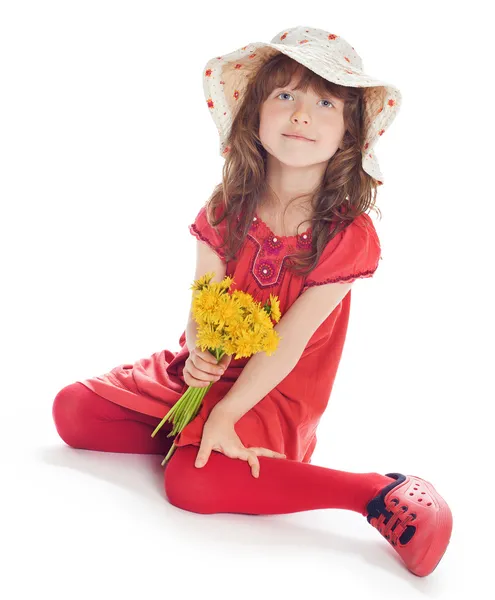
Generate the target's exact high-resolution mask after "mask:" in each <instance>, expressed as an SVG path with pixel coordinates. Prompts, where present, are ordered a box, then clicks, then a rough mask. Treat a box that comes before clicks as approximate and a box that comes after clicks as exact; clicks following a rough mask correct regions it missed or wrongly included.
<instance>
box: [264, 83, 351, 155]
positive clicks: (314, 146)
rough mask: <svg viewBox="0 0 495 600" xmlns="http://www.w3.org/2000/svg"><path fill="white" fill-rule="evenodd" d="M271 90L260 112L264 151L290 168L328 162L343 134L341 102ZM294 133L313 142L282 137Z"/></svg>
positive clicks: (289, 89) (288, 90)
mask: <svg viewBox="0 0 495 600" xmlns="http://www.w3.org/2000/svg"><path fill="white" fill-rule="evenodd" d="M293 85H294V82H293V81H291V82H290V83H289V85H288V86H287V87H285V88H277V89H274V90H273V91H272V92H271V94H270V95H269V96H268V98H267V99H266V100H265V101H264V102H263V104H262V106H261V111H260V131H259V137H260V139H261V143H262V144H263V147H264V148H265V150H266V151H267V152H268V153H269V154H271V155H273V156H274V157H275V158H277V159H278V160H279V161H280V162H281V163H284V164H285V165H288V166H293V167H304V166H310V165H313V164H316V163H323V162H326V161H328V160H329V159H330V158H331V157H332V156H333V155H334V154H335V152H336V151H337V149H338V147H339V144H340V143H341V142H342V139H343V137H344V133H345V127H344V101H343V100H339V99H338V98H333V97H332V96H330V95H329V94H326V95H325V96H318V95H317V94H316V93H314V92H313V90H312V89H309V88H308V90H307V91H306V92H303V91H301V90H294V89H293ZM291 133H297V134H300V135H304V136H305V137H307V138H310V139H311V140H314V141H305V140H296V139H293V138H290V137H286V136H285V135H284V134H291Z"/></svg>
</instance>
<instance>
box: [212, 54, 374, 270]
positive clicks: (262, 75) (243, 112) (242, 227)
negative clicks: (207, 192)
mask: <svg viewBox="0 0 495 600" xmlns="http://www.w3.org/2000/svg"><path fill="white" fill-rule="evenodd" d="M299 74H300V75H301V77H300V79H299V82H298V85H297V87H296V89H302V90H303V91H306V90H307V89H308V87H310V88H312V89H313V90H315V92H316V93H317V94H319V95H320V94H321V95H325V94H326V93H330V94H334V95H335V96H336V97H337V98H339V99H342V100H344V124H345V134H344V138H343V141H342V144H341V146H343V149H340V148H339V149H338V150H337V151H336V152H335V154H334V155H333V156H332V157H331V158H330V159H329V161H328V164H327V168H326V170H325V172H324V174H323V176H322V178H321V181H320V184H319V185H318V187H317V188H316V190H314V191H313V193H312V194H303V195H300V196H296V197H294V198H293V199H291V202H292V201H295V200H297V199H300V198H304V197H308V199H309V202H310V204H311V207H312V216H311V233H312V243H311V250H310V251H309V252H301V253H300V254H299V255H293V256H291V257H290V259H289V261H288V262H289V264H288V265H287V268H289V269H290V270H291V271H293V272H296V273H299V274H300V275H307V274H308V273H310V272H311V271H312V270H313V269H314V268H315V267H316V265H317V263H318V261H319V258H320V255H321V253H322V252H323V250H324V248H325V246H326V245H327V243H328V242H329V241H330V240H331V239H332V238H333V237H334V236H336V235H337V234H338V233H339V232H340V231H342V230H343V229H345V227H347V226H348V225H349V224H350V223H351V222H352V221H353V220H354V219H355V218H356V217H358V216H359V215H361V214H362V213H364V212H367V211H368V209H370V208H371V209H373V210H376V211H377V212H378V213H380V210H379V209H378V208H375V198H376V189H377V188H378V186H379V185H381V182H379V181H377V180H375V179H374V178H373V177H371V176H370V175H369V174H368V173H366V171H364V169H363V168H362V163H361V161H362V154H361V151H362V147H363V144H364V138H365V133H366V132H365V131H364V122H365V120H364V119H365V118H364V104H363V94H364V91H363V88H354V87H347V86H341V85H338V84H335V83H332V82H329V81H327V80H326V79H324V78H322V77H320V76H319V75H317V74H316V73H314V72H313V71H311V70H310V69H308V68H306V67H305V66H304V65H302V64H301V63H298V62H297V61H295V60H293V59H292V58H290V57H289V56H287V55H285V54H284V53H281V52H280V53H277V54H275V55H274V56H272V57H271V58H269V59H268V60H267V61H266V62H265V63H264V64H263V65H262V66H261V67H260V68H259V69H258V71H257V72H256V73H255V75H254V78H253V79H252V80H251V81H250V82H249V83H248V85H247V87H246V91H245V94H244V98H243V101H242V103H241V104H240V106H239V108H238V111H237V113H236V115H235V118H234V120H233V122H232V127H231V131H230V135H229V138H228V140H227V145H228V146H229V147H230V151H229V152H228V153H227V155H226V158H225V163H224V166H223V172H222V183H220V184H218V185H217V186H216V187H215V189H214V191H213V193H212V195H211V196H210V198H209V199H208V201H207V203H206V212H207V219H208V222H209V223H210V225H211V226H212V227H214V229H215V230H216V231H217V232H218V231H219V230H218V225H219V224H220V223H222V222H223V220H224V219H226V220H227V221H226V227H225V230H226V234H225V236H224V238H222V239H223V244H222V246H221V247H222V248H223V249H224V253H225V259H226V261H229V260H234V259H236V256H237V252H238V251H239V249H240V248H241V246H242V244H243V242H244V239H245V237H246V235H247V233H248V231H249V229H250V227H251V224H252V220H253V217H254V216H255V213H256V210H257V206H258V200H259V198H261V197H262V195H263V194H264V193H265V192H267V191H268V190H267V187H268V186H267V183H266V155H267V152H266V150H265V149H264V147H263V145H262V144H261V140H260V138H259V127H260V109H261V105H262V104H263V102H264V101H265V100H266V98H267V97H268V96H269V95H270V94H271V92H272V91H273V90H274V89H275V88H278V87H286V86H287V85H288V84H289V82H290V81H291V78H292V77H293V76H294V75H299ZM268 193H269V192H268ZM218 209H220V210H218ZM284 214H285V213H284ZM218 215H219V218H218V219H216V217H217V216H218ZM329 224H332V227H330V226H329Z"/></svg>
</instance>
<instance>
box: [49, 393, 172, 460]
mask: <svg viewBox="0 0 495 600" xmlns="http://www.w3.org/2000/svg"><path fill="white" fill-rule="evenodd" d="M52 415H53V420H54V421H55V427H56V428H57V432H58V434H59V436H60V437H61V438H62V439H63V440H64V442H65V443H66V444H68V445H69V446H72V447H73V448H83V449H85V450H99V451H102V452H128V453H132V454H164V455H165V454H167V452H168V451H169V449H170V447H171V445H172V443H173V438H172V437H170V438H167V434H168V433H170V431H171V430H172V425H171V423H168V422H167V423H165V424H164V425H163V427H162V428H161V429H160V430H159V431H158V432H157V434H156V436H155V437H151V434H152V432H153V431H154V429H155V428H156V426H157V425H158V423H159V422H160V419H158V418H156V417H150V416H148V415H143V414H141V413H139V412H136V411H133V410H130V409H128V408H125V407H123V406H119V405H118V404H115V403H114V402H110V400H106V399H105V398H102V397H101V396H99V395H98V394H95V393H94V392H93V391H91V390H90V389H88V388H87V387H86V386H85V385H83V384H82V383H80V382H75V383H72V384H70V385H68V386H66V387H64V388H63V389H61V390H60V392H59V393H58V394H57V395H56V396H55V400H54V401H53V408H52Z"/></svg>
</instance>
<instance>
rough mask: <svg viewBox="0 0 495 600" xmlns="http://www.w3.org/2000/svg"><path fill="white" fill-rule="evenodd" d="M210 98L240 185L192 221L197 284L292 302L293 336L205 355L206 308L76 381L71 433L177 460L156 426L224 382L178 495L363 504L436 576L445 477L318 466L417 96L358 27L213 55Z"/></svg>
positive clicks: (220, 507)
mask: <svg viewBox="0 0 495 600" xmlns="http://www.w3.org/2000/svg"><path fill="white" fill-rule="evenodd" d="M204 91H205V95H206V101H207V106H208V109H209V111H210V112H211V114H212V116H213V120H214V122H215V124H216V126H217V129H218V132H219V135H220V153H221V155H222V156H223V157H224V158H225V167H224V173H223V182H222V185H219V186H217V188H216V189H215V190H214V193H213V195H212V196H211V198H210V200H209V202H208V203H207V205H206V206H203V207H202V208H201V210H200V211H199V213H198V215H197V217H196V219H195V221H194V223H193V224H191V225H190V227H189V229H190V232H191V233H192V234H193V235H194V236H195V237H196V238H197V240H198V241H197V248H198V255H197V256H198V262H197V268H196V277H195V279H197V278H199V277H201V276H203V275H204V274H205V273H206V272H209V271H213V272H214V273H215V279H214V280H215V281H221V280H222V279H223V278H224V276H225V275H229V276H230V277H232V278H233V279H234V283H233V286H232V288H231V289H236V288H238V289H242V290H244V291H246V292H248V293H250V294H252V295H253V296H254V297H255V299H256V300H258V301H260V302H262V303H263V302H264V301H266V300H268V299H269V297H270V294H273V295H274V296H278V298H279V301H280V309H281V313H282V318H281V320H280V322H279V323H278V324H277V325H276V329H277V331H278V333H280V334H281V340H280V343H279V346H278V348H277V350H276V352H275V353H274V354H273V355H272V356H267V355H266V354H264V353H259V354H256V355H254V356H253V357H251V358H250V359H245V358H241V359H235V358H233V357H232V356H227V355H226V356H224V357H223V358H222V360H221V361H220V363H219V365H217V364H216V361H215V359H214V357H213V356H212V355H211V354H210V353H208V352H201V351H199V349H198V348H196V346H195V342H196V328H195V322H194V321H193V319H192V317H191V315H190V316H189V322H188V325H187V328H186V330H185V331H184V332H183V334H182V335H181V337H180V340H179V344H180V346H181V349H180V350H179V351H178V352H171V351H170V350H163V351H160V352H157V353H155V354H153V355H152V356H151V357H149V358H144V359H142V360H138V361H137V362H136V363H135V364H122V365H119V366H117V367H115V368H113V369H112V370H111V371H110V372H108V373H105V374H103V375H101V376H98V377H92V378H88V379H85V380H82V381H76V382H74V383H72V384H71V385H68V386H67V387H65V388H63V389H62V390H61V391H60V392H59V393H58V394H57V396H56V397H55V400H54V404H53V418H54V421H55V425H56V428H57V431H58V433H59V435H60V436H61V438H62V439H63V440H64V441H65V442H66V443H67V444H69V445H70V446H73V447H75V448H86V449H90V450H100V451H108V452H132V453H152V454H166V453H167V452H168V450H169V448H170V446H171V444H172V441H173V440H172V438H167V434H168V433H169V432H170V431H171V424H170V423H168V424H166V425H165V427H163V428H162V429H161V430H160V431H159V432H158V435H157V436H156V437H151V432H152V431H153V430H154V429H155V427H156V426H157V424H158V423H159V422H160V420H161V419H162V417H163V416H164V415H165V414H166V413H167V412H168V410H170V408H171V407H172V406H173V405H174V404H175V402H176V401H177V400H178V399H179V398H180V397H181V395H182V394H183V393H184V391H185V389H186V387H187V386H189V385H193V386H205V385H208V384H209V383H210V382H212V381H215V382H216V384H215V385H214V386H213V387H212V388H211V389H210V390H209V392H208V394H207V395H206V396H205V398H204V401H203V405H202V408H201V410H200V412H199V413H198V415H197V416H196V418H195V419H194V420H193V421H192V422H191V423H190V424H189V425H188V426H187V427H185V429H184V430H183V431H182V432H181V434H180V435H179V436H178V437H176V438H175V443H176V444H177V446H178V447H177V450H176V451H175V453H174V454H173V455H172V458H171V460H170V462H169V463H167V466H166V469H165V491H166V494H167V496H168V499H169V501H170V502H171V503H172V504H174V505H175V506H178V507H180V508H183V509H186V510H189V511H195V512H199V513H217V512H233V513H245V514H252V515H259V514H264V515H266V514H282V513H291V512H298V511H305V510H314V509H321V508H340V509H348V510H352V511H355V512H358V513H360V514H362V515H363V516H365V517H366V519H367V521H368V523H369V524H371V525H372V526H373V527H375V528H376V529H377V530H378V531H379V532H380V534H381V535H382V536H383V537H384V538H385V539H386V540H388V542H389V543H390V544H391V545H392V547H393V548H394V549H395V550H396V552H397V553H398V556H399V557H400V558H401V559H402V561H403V562H404V564H405V565H406V567H407V568H408V569H409V570H410V571H411V572H412V573H414V574H415V575H418V576H425V575H428V574H430V573H431V572H432V571H433V570H434V569H435V567H436V566H437V564H438V563H439V561H440V559H441V558H442V556H443V554H444V552H445V550H446V548H447V545H448V543H449V540H450V535H451V530H452V515H451V511H450V509H449V507H448V505H447V503H446V502H445V500H444V499H443V498H442V497H441V496H440V495H439V494H438V493H437V491H436V490H435V488H434V487H433V485H432V484H431V483H429V482H428V481H425V480H424V479H422V478H420V477H416V476H413V475H404V474H402V473H387V474H386V475H382V474H379V473H347V472H342V471H336V470H332V469H327V468H323V467H319V466H316V465H312V464H311V455H312V454H313V451H314V448H315V445H316V429H317V426H318V423H319V421H320V418H321V416H322V414H323V412H324V411H325V408H326V406H327V404H328V400H329V395H330V393H331V390H332V386H333V382H334V379H335V376H336V372H337V368H338V365H339V361H340V357H341V354H342V349H343V345H344V341H345V337H346V330H347V324H348V319H349V309H350V301H351V288H352V283H353V282H354V281H355V280H356V279H357V278H364V277H371V276H372V275H373V273H374V272H375V271H376V269H377V267H378V264H379V260H380V253H381V249H380V242H379V239H378V236H377V233H376V231H375V228H374V226H373V222H372V220H371V218H370V217H369V215H368V214H367V212H366V211H367V210H368V209H369V208H373V207H374V200H375V196H376V190H377V188H378V186H379V185H381V184H382V182H383V177H382V175H381V173H380V170H379V167H378V162H377V159H376V155H375V153H374V149H373V148H374V145H375V144H376V142H377V141H378V139H379V138H380V136H381V135H382V134H383V133H384V132H385V131H386V130H387V128H388V127H389V126H390V124H391V122H392V121H393V119H394V118H395V116H396V114H397V111H398V109H399V106H400V102H401V94H400V92H399V90H398V89H396V88H395V87H393V86H391V85H389V84H385V83H383V82H381V81H378V80H375V79H373V78H371V77H369V76H367V75H365V74H364V72H363V68H362V61H361V59H360V57H359V56H358V55H357V54H356V52H355V50H354V48H352V47H351V46H350V45H349V44H348V43H347V42H346V41H345V40H343V39H342V38H341V37H340V36H338V35H335V34H331V33H328V32H326V31H323V30H321V29H313V28H306V27H294V28H292V29H288V30H286V31H282V32H280V33H279V34H277V35H276V36H275V37H274V38H273V39H272V41H271V43H269V44H265V43H254V44H250V45H248V46H244V47H242V48H240V49H238V50H236V51H234V52H232V53H230V54H227V55H225V56H223V57H222V56H217V57H214V58H212V59H211V60H210V61H209V62H208V63H207V65H206V67H205V70H204ZM295 136H299V137H295ZM286 214H287V219H286V218H285V215H286ZM299 225H304V228H303V231H302V232H300V230H299ZM198 447H199V451H198V449H197V448H198ZM246 462H247V464H246Z"/></svg>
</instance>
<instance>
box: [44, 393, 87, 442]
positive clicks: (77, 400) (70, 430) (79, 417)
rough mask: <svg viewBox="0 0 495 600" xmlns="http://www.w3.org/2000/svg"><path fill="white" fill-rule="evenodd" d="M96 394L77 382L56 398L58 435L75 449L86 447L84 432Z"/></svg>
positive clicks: (53, 409)
mask: <svg viewBox="0 0 495 600" xmlns="http://www.w3.org/2000/svg"><path fill="white" fill-rule="evenodd" d="M92 395H94V392H92V391H91V390H89V389H88V388H86V387H85V386H84V385H83V384H82V383H79V382H75V383H71V384H70V385H68V386H66V387H64V388H62V389H61V390H60V391H59V392H58V394H57V395H56V396H55V399H54V401H53V406H52V417H53V421H54V423H55V427H56V429H57V433H58V434H59V436H60V437H61V438H62V440H63V441H64V442H65V443H66V444H68V445H69V446H72V447H73V448H83V447H84V445H83V444H84V442H83V439H84V431H85V429H86V425H87V422H88V419H89V418H90V416H91V400H92V398H91V396H92Z"/></svg>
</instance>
